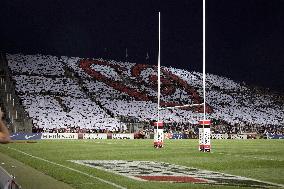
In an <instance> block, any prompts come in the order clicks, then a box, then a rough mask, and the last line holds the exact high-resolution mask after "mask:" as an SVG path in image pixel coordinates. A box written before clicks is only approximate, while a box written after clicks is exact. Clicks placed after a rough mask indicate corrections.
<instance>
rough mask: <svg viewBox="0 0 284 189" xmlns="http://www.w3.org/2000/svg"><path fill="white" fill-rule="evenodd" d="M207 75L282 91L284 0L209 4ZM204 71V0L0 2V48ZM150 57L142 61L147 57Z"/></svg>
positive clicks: (229, 0)
mask: <svg viewBox="0 0 284 189" xmlns="http://www.w3.org/2000/svg"><path fill="white" fill-rule="evenodd" d="M206 5H207V8H206V19H207V21H206V27H207V28H206V53H207V54H206V57H207V61H206V71H207V72H209V73H214V74H218V75H221V76H227V77H229V78H231V79H233V80H236V81H245V82H246V83H247V84H254V85H258V86H261V87H269V88H271V89H273V90H277V91H281V92H284V74H283V72H284V0H207V1H206ZM158 11H161V15H162V18H161V30H162V31H161V64H162V65H164V66H173V67H176V68H184V69H188V70H195V71H202V0H179V1H174V0H172V1H165V0H161V1H158V0H153V1H147V0H144V1H142V0H140V1H138V0H136V1H135V0H103V1H98V0H91V1H83V0H80V1H78V0H77V1H75V0H57V1H55V0H52V1H35V0H25V1H24V0H9V1H8V0H4V1H3V0H2V1H1V6H0V24H1V29H0V50H1V51H3V52H10V53H17V52H22V53H25V54H36V53H41V54H51V55H57V56H61V55H67V56H80V57H103V58H108V59H115V60H122V61H124V60H125V48H127V50H128V55H129V57H128V61H132V62H136V63H149V64H157V52H158ZM147 53H149V56H150V59H149V60H148V61H147V62H146V60H145V57H146V54H147Z"/></svg>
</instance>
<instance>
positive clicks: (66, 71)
mask: <svg viewBox="0 0 284 189" xmlns="http://www.w3.org/2000/svg"><path fill="white" fill-rule="evenodd" d="M63 63H64V62H63ZM64 75H65V77H67V78H70V79H72V80H73V81H75V82H77V83H78V86H79V87H80V88H79V89H80V91H82V92H83V93H84V94H85V95H86V96H87V97H88V98H89V99H91V101H93V102H95V103H96V104H97V105H98V106H99V107H100V108H101V109H103V110H104V111H105V112H106V113H107V114H108V115H109V116H110V117H111V118H115V115H114V114H113V113H112V112H111V111H110V110H109V109H107V108H105V107H104V106H103V105H102V104H101V102H100V101H98V100H96V98H95V97H93V95H92V94H91V93H90V92H89V91H88V90H87V89H86V88H84V85H83V84H84V82H83V81H82V78H80V77H79V76H78V75H77V74H76V73H75V71H74V70H73V69H72V68H69V67H68V66H67V65H65V66H64Z"/></svg>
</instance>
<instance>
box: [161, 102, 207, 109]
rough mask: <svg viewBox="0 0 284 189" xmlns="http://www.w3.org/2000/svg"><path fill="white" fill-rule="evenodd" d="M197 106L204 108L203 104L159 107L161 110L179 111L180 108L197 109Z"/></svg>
mask: <svg viewBox="0 0 284 189" xmlns="http://www.w3.org/2000/svg"><path fill="white" fill-rule="evenodd" d="M195 106H203V103H201V104H185V105H182V106H168V107H159V109H160V110H166V109H178V108H186V107H195Z"/></svg>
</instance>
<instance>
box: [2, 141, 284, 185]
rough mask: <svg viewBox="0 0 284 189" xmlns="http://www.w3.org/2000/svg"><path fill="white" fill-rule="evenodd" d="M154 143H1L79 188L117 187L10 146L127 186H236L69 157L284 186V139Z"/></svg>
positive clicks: (8, 150) (27, 161)
mask: <svg viewBox="0 0 284 189" xmlns="http://www.w3.org/2000/svg"><path fill="white" fill-rule="evenodd" d="M152 143H153V141H152V140H76V141H75V140H72V141H70V140H69V141H62V140H53V141H51V140H50V141H39V142H38V143H34V144H27V143H23V144H21V143H11V144H8V145H1V146H0V152H1V153H4V154H7V155H9V156H10V157H12V158H14V159H17V160H19V161H21V162H23V163H24V164H26V165H28V166H31V167H33V168H35V169H37V170H39V171H41V172H43V173H45V174H47V175H50V176H52V177H54V178H56V179H57V180H59V181H63V182H65V183H67V184H69V185H71V186H72V187H74V188H78V189H92V188H115V187H113V186H111V185H106V184H105V183H102V182H101V181H98V180H97V179H94V178H89V177H87V176H85V175H83V174H80V173H76V172H74V171H71V170H68V169H65V168H63V167H59V166H57V165H53V164H50V163H47V162H44V161H42V160H39V159H35V158H31V157H29V156H27V155H24V154H21V153H19V152H17V151H15V150H13V149H11V148H14V149H18V150H21V151H24V152H26V153H29V154H32V155H34V156H37V157H41V158H44V159H47V160H49V161H52V162H56V163H58V164H61V165H65V166H68V167H71V168H74V169H76V170H80V171H82V172H85V173H88V174H91V175H94V176H96V177H99V178H102V179H104V180H108V181H111V182H113V183H116V184H118V185H121V186H124V187H127V188H141V189H142V188H145V189H148V188H149V189H152V188H173V189H175V188H235V187H229V186H212V185H201V184H190V183H166V182H143V181H137V180H133V179H129V178H127V177H124V176H120V175H116V174H112V173H109V172H105V171H101V170H97V169H93V168H88V167H86V166H82V165H77V164H75V163H72V162H69V161H67V160H150V161H163V162H168V163H173V164H178V165H185V166H188V167H195V168H200V169H206V170H212V171H218V172H223V173H228V174H233V175H240V176H245V177H249V178H254V179H258V180H261V181H268V182H273V183H278V184H282V185H283V184H284V140H213V141H212V144H213V147H212V148H213V150H212V152H211V153H201V152H198V150H197V144H198V141H197V140H166V141H165V148H163V149H154V148H153V147H152ZM8 147H10V148H8ZM31 182H32V179H31Z"/></svg>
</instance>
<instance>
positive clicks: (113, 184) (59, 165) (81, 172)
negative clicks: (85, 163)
mask: <svg viewBox="0 0 284 189" xmlns="http://www.w3.org/2000/svg"><path fill="white" fill-rule="evenodd" d="M7 148H9V149H11V150H14V151H17V152H19V153H21V154H24V155H26V156H30V157H32V158H35V159H38V160H41V161H44V162H47V163H50V164H53V165H56V166H58V167H63V168H65V169H68V170H70V171H74V172H76V173H80V174H82V175H85V176H87V177H90V178H93V179H96V180H99V181H101V182H103V183H106V184H109V185H112V186H114V187H116V188H120V189H127V188H125V187H123V186H120V185H118V184H115V183H113V182H110V181H107V180H104V179H102V178H99V177H96V176H93V175H90V174H88V173H85V172H83V171H79V170H76V169H73V168H71V167H68V166H65V165H61V164H59V163H55V162H53V161H49V160H47V159H44V158H41V157H37V156H34V155H31V154H29V153H26V152H24V151H21V150H18V149H15V148H12V147H9V146H8V147H7Z"/></svg>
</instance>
